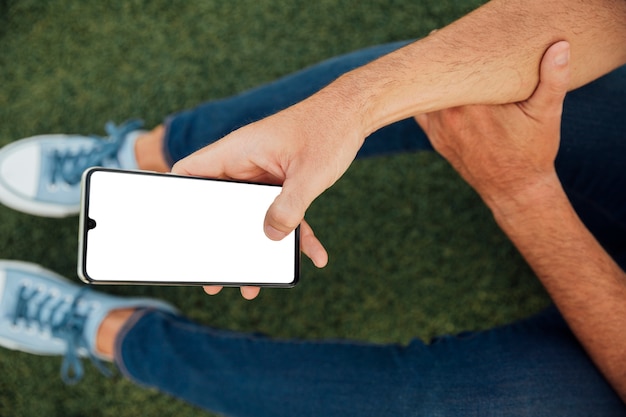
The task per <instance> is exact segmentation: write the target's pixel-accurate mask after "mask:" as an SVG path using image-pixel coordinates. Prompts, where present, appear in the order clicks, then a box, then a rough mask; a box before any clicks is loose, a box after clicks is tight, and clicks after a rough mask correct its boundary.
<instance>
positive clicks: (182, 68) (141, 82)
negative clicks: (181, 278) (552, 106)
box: [0, 0, 548, 417]
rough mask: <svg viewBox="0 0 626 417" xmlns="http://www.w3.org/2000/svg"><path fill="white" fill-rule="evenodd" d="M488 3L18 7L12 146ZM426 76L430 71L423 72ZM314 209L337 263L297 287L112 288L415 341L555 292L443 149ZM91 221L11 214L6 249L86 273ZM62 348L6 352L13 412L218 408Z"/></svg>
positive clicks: (301, 332) (362, 167)
mask: <svg viewBox="0 0 626 417" xmlns="http://www.w3.org/2000/svg"><path fill="white" fill-rule="evenodd" d="M480 3H481V1H479V0H464V1H457V0H420V1H414V0H370V1H367V2H363V1H358V0H342V1H337V0H316V1H304V0H301V1H298V0H236V1H218V0H205V1H198V2H190V1H183V0H179V1H165V0H145V1H141V0H116V1H105V2H104V1H95V0H88V1H75V0H57V1H54V2H45V1H40V0H0V145H4V144H7V143H9V142H11V141H13V140H16V139H19V138H21V137H26V136H32V135H35V134H41V133H50V132H68V133H71V132H83V133H98V134H101V133H103V132H102V131H103V124H104V122H105V121H107V120H114V121H117V122H121V121H123V120H125V119H128V118H131V117H141V118H143V119H144V120H145V121H146V123H147V125H148V126H151V125H154V124H157V123H159V122H161V121H162V119H163V117H164V116H165V115H167V114H169V113H171V112H173V111H176V110H180V109H183V108H186V107H189V106H193V105H195V104H197V103H199V102H201V101H205V100H208V99H212V98H219V97H223V96H226V95H229V94H233V93H236V92H238V91H242V90H244V89H246V88H249V87H252V86H255V85H257V84H259V83H261V82H264V81H269V80H272V79H274V78H276V77H278V76H280V75H283V74H287V73H289V72H291V71H294V70H296V69H299V68H301V67H303V66H306V65H309V64H312V63H315V62H317V61H319V60H322V59H324V58H328V57H331V56H334V55H337V54H340V53H343V52H348V51H351V50H354V49H356V48H359V47H364V46H369V45H373V44H378V43H383V42H388V41H394V40H401V39H410V38H417V37H420V36H424V35H425V34H427V33H428V32H430V31H431V30H432V29H435V28H438V27H441V26H443V25H445V24H447V23H449V22H451V21H452V20H454V19H455V18H457V17H459V16H461V15H462V14H464V13H466V12H467V11H469V10H471V9H473V8H475V7H476V6H478V5H479V4H480ZM416 71H419V68H417V69H416ZM308 218H309V221H310V223H311V224H312V225H313V227H314V228H315V230H316V232H317V234H318V236H319V237H320V238H321V239H322V240H323V241H324V242H325V244H326V245H327V247H328V250H329V252H330V256H331V261H330V264H329V266H328V267H327V268H325V269H324V270H316V269H315V268H314V267H312V266H311V265H310V263H309V262H305V263H304V266H303V270H302V275H303V278H302V280H301V283H300V284H299V285H298V286H297V287H296V288H295V289H292V290H265V291H263V292H262V294H261V296H260V297H259V298H258V299H257V300H255V301H253V302H247V301H244V300H242V299H241V298H240V297H239V296H238V294H237V291H236V290H234V289H230V290H225V291H224V293H223V294H221V295H220V296H218V297H213V298H209V297H207V296H205V295H204V294H203V293H202V292H201V290H200V289H197V288H164V287H107V288H105V289H104V290H106V291H109V292H111V293H116V294H123V295H149V296H155V297H160V298H163V299H166V300H168V301H170V302H172V303H174V304H176V305H178V306H179V307H180V308H181V310H182V311H184V312H185V313H186V314H188V315H189V316H190V317H192V318H194V319H196V320H199V321H200V322H202V323H206V324H211V325H215V326H223V327H228V328H231V329H238V330H246V331H251V330H254V331H262V332H265V333H267V334H270V335H274V336H280V337H302V338H328V337H330V338H337V337H339V338H355V339H359V340H370V341H375V342H400V343H405V342H407V341H409V340H410V339H411V338H414V337H419V338H422V339H424V340H428V339H429V338H430V337H432V336H434V335H437V334H441V333H454V332H459V331H463V330H473V329H482V328H486V327H490V326H494V325H498V324H502V323H506V322H508V321H510V320H514V319H517V318H520V317H524V316H526V315H529V314H531V313H533V312H535V311H537V310H539V309H541V308H542V307H543V306H545V305H546V303H547V302H548V301H547V297H546V295H545V293H544V292H543V290H542V289H541V287H540V285H539V284H538V283H537V281H536V279H535V278H534V277H533V275H532V273H531V272H530V271H529V269H528V268H527V267H526V265H525V264H524V262H523V261H522V260H521V258H520V257H519V255H518V254H517V252H516V251H515V249H514V248H513V247H512V246H511V245H510V244H509V243H508V241H507V240H506V238H505V237H504V236H503V235H502V233H501V232H500V231H499V230H498V228H497V227H496V225H495V224H494V222H493V220H492V218H491V215H490V213H489V211H488V210H487V209H486V208H485V207H484V206H483V204H482V203H481V201H480V199H479V198H478V197H477V196H476V195H475V194H474V192H473V191H472V190H471V189H469V188H468V187H467V186H466V185H465V184H464V183H463V182H462V181H461V180H460V179H459V178H458V176H457V175H456V174H455V173H454V171H452V170H451V169H450V167H449V166H448V165H447V164H446V163H445V161H443V160H441V159H440V158H439V157H438V156H437V155H435V154H417V155H402V156H396V157H385V158H381V159H376V160H367V161H358V162H356V163H355V164H354V165H353V166H352V168H351V169H350V170H349V171H348V173H347V174H346V175H345V176H344V178H343V179H341V180H340V182H339V183H338V184H336V186H335V187H333V188H332V189H330V190H329V191H328V192H327V193H325V194H324V195H323V196H321V197H320V198H319V199H318V200H317V201H316V202H315V203H314V205H313V206H312V207H311V209H310V211H309V213H308ZM76 235H77V219H76V218H70V219H64V220H52V219H42V218H34V217H31V216H27V215H24V214H20V213H17V212H14V211H12V210H10V209H7V208H4V207H0V257H1V258H6V259H20V260H26V261H32V262H37V263H39V264H41V265H43V266H45V267H47V268H50V269H53V270H55V271H57V272H59V273H61V274H64V275H66V276H68V277H70V278H73V279H76V278H75V272H74V271H75V264H76V246H77V242H76ZM59 365H60V359H59V358H48V357H34V356H31V355H27V354H23V353H18V352H12V351H8V350H4V349H3V350H1V351H0V415H2V416H47V417H54V416H63V417H70V416H103V417H104V416H115V417H125V416H137V415H143V416H150V415H159V416H177V417H183V416H201V415H209V414H208V413H207V414H205V413H203V412H202V411H199V410H197V409H196V408H194V407H192V406H189V405H187V404H185V403H184V402H182V401H178V400H175V399H172V398H170V397H168V396H165V395H162V394H160V393H158V392H156V391H154V390H150V389H145V388H142V387H138V386H135V385H133V384H132V383H130V382H129V381H126V380H124V379H123V378H122V377H121V376H119V375H118V376H116V377H114V378H112V379H105V378H103V377H102V376H101V375H100V374H99V373H98V372H97V371H96V370H95V369H94V368H93V366H91V364H88V363H86V368H87V369H86V371H87V372H86V373H87V375H86V378H85V379H84V380H83V381H82V382H81V383H79V384H78V385H76V386H72V387H68V386H65V385H64V384H63V383H62V382H61V380H60V378H59Z"/></svg>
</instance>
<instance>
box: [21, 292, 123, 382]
mask: <svg viewBox="0 0 626 417" xmlns="http://www.w3.org/2000/svg"><path fill="white" fill-rule="evenodd" d="M44 291H45V290H44V289H40V288H33V287H32V286H30V285H26V284H24V285H22V286H21V287H20V290H19V293H18V299H17V303H16V308H15V314H14V317H13V325H14V326H18V325H22V326H25V327H26V329H27V331H37V330H38V331H39V332H41V334H42V335H45V334H48V335H50V336H52V337H56V338H59V339H62V340H63V341H64V342H65V343H66V346H67V349H66V352H65V355H64V356H63V363H62V365H61V378H62V379H63V381H64V382H65V383H66V384H70V385H71V384H75V383H76V382H78V381H79V380H80V379H81V378H82V377H83V374H84V369H83V365H82V363H81V360H80V356H81V354H80V352H83V351H84V352H86V353H87V356H88V357H89V359H90V360H91V362H92V363H93V364H94V366H96V368H98V369H99V370H100V372H102V374H103V375H105V376H107V377H110V376H111V375H112V372H111V370H110V369H108V368H107V367H106V366H105V365H104V363H103V362H102V361H101V360H100V359H98V358H96V356H95V355H94V354H93V353H92V352H91V350H90V349H89V347H88V346H89V345H88V343H87V341H86V339H85V336H84V328H85V323H86V321H87V317H88V315H89V309H87V311H79V309H78V306H79V303H80V301H81V299H82V298H83V297H84V295H85V293H86V292H87V291H88V289H87V288H83V289H81V290H80V291H79V292H78V294H77V295H76V296H75V297H74V299H73V300H72V299H67V298H65V297H62V296H59V295H54V294H51V293H48V294H44V293H43V292H44Z"/></svg>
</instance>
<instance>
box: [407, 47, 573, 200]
mask: <svg viewBox="0 0 626 417" xmlns="http://www.w3.org/2000/svg"><path fill="white" fill-rule="evenodd" d="M568 61H569V44H568V43H567V42H558V43H556V44H554V45H552V46H551V47H550V48H549V49H548V50H547V51H546V53H545V56H544V58H543V60H542V62H541V68H540V81H539V84H538V86H537V88H536V90H535V92H534V93H533V95H532V96H531V97H530V98H529V99H528V100H526V101H523V102H520V103H514V104H507V105H500V106H478V105H477V106H464V107H457V108H453V109H447V110H442V111H438V112H434V113H429V114H424V115H420V116H417V117H416V120H417V121H418V123H419V124H420V126H421V127H422V129H424V131H425V132H426V134H427V135H428V137H429V138H430V140H431V142H432V144H433V147H434V148H435V149H436V150H437V151H438V152H439V153H440V154H441V155H442V156H443V157H444V158H446V159H447V160H448V161H449V162H450V163H451V164H452V166H453V167H454V168H455V169H456V170H457V171H458V172H459V174H461V176H462V177H463V178H464V179H465V180H466V181H467V182H468V183H469V184H470V185H471V186H472V187H474V188H475V189H476V191H477V192H478V193H479V194H480V195H481V196H482V197H483V199H484V200H485V201H486V203H487V204H488V205H490V206H491V205H493V204H494V203H495V201H493V200H494V199H498V198H499V196H501V195H503V194H506V195H509V196H510V195H515V194H517V193H522V194H523V193H524V192H525V191H526V190H532V189H533V188H534V186H535V185H537V183H540V182H542V181H544V180H545V179H549V180H553V179H554V177H555V175H556V172H555V168H554V160H555V158H556V154H557V151H558V148H559V140H560V126H561V113H562V108H563V99H564V98H565V94H566V92H567V88H568V86H569V80H570V70H569V66H568Z"/></svg>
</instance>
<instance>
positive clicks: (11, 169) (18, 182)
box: [0, 144, 41, 198]
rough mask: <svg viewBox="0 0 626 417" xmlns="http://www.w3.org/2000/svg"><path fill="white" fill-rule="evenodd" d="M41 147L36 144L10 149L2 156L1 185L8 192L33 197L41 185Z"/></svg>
mask: <svg viewBox="0 0 626 417" xmlns="http://www.w3.org/2000/svg"><path fill="white" fill-rule="evenodd" d="M40 166H41V148H40V147H39V146H36V145H34V144H33V145H32V146H20V147H16V148H14V149H8V150H7V151H6V153H5V155H4V157H2V158H0V183H1V184H0V185H1V186H2V188H6V189H7V191H8V192H12V193H15V194H19V195H20V196H22V197H26V198H33V197H35V196H36V194H37V189H38V185H39V172H38V171H39V167H40Z"/></svg>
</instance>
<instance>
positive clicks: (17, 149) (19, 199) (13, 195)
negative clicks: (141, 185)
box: [0, 121, 144, 217]
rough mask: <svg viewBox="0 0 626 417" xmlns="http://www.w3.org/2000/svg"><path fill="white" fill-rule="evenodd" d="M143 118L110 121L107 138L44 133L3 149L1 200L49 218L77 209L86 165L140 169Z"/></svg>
mask: <svg viewBox="0 0 626 417" xmlns="http://www.w3.org/2000/svg"><path fill="white" fill-rule="evenodd" d="M141 126H142V123H141V122H140V121H131V122H127V123H124V124H122V125H121V126H115V125H114V124H113V123H110V122H109V123H107V125H106V127H105V129H106V132H107V134H108V137H107V138H101V137H97V136H79V135H41V136H34V137H31V138H26V139H21V140H18V141H16V142H13V143H11V144H9V145H7V146H5V147H4V148H2V149H0V203H2V204H5V205H6V206H8V207H11V208H13V209H15V210H18V211H22V212H25V213H28V214H34V215H36V216H44V217H65V216H71V215H74V214H78V211H79V208H80V178H81V175H82V173H83V171H85V170H86V169H87V168H90V167H92V166H104V167H111V168H122V169H137V160H136V158H135V141H136V139H137V138H138V137H139V136H140V135H141V134H142V133H144V131H143V130H140V128H141Z"/></svg>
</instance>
